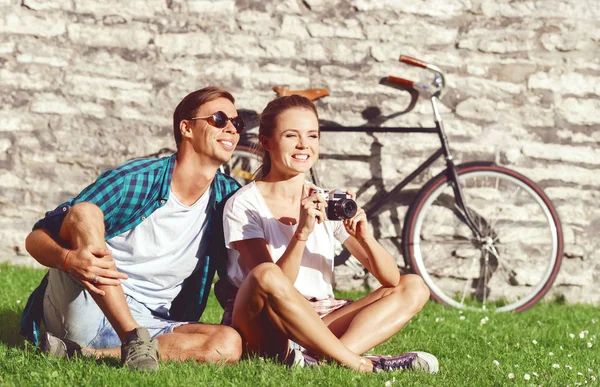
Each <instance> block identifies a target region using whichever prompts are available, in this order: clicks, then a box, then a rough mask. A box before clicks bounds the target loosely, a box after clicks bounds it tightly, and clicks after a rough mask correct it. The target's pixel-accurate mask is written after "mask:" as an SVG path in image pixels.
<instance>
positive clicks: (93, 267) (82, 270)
mask: <svg viewBox="0 0 600 387" xmlns="http://www.w3.org/2000/svg"><path fill="white" fill-rule="evenodd" d="M111 253H112V252H111V251H110V250H108V249H107V248H106V247H96V246H84V247H81V248H79V249H77V250H73V251H71V253H70V256H69V257H68V259H67V261H66V262H65V268H66V270H67V272H68V273H69V274H71V275H72V276H73V277H74V278H75V279H77V280H79V281H80V282H81V283H82V284H83V286H84V287H85V288H86V289H87V290H88V291H89V292H90V293H95V294H98V295H101V296H103V295H104V294H105V293H104V291H103V290H100V289H98V287H97V285H110V286H118V285H121V280H122V279H127V278H128V277H127V274H125V273H121V272H119V271H118V270H117V267H116V266H115V262H114V260H113V257H112V255H111Z"/></svg>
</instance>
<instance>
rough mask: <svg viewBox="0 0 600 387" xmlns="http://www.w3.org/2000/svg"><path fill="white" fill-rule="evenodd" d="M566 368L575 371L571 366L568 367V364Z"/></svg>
mask: <svg viewBox="0 0 600 387" xmlns="http://www.w3.org/2000/svg"><path fill="white" fill-rule="evenodd" d="M565 368H567V369H570V370H572V369H573V367H571V366H570V365H568V364H567V365H566V366H565Z"/></svg>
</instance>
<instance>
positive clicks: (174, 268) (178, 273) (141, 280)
mask: <svg viewBox="0 0 600 387" xmlns="http://www.w3.org/2000/svg"><path fill="white" fill-rule="evenodd" d="M209 198H210V189H208V190H206V192H205V193H204V194H203V195H202V197H200V199H198V200H197V201H196V202H195V203H194V204H192V205H191V206H186V205H183V204H182V203H181V202H179V200H177V198H176V197H175V195H174V194H173V192H171V193H170V195H169V199H168V200H167V202H166V203H165V205H164V206H162V207H161V208H159V209H157V210H156V211H154V212H153V213H152V214H151V215H150V216H149V217H148V218H146V219H145V220H144V221H143V222H142V223H140V224H139V225H138V226H136V227H135V228H133V229H131V230H129V231H126V232H124V233H122V234H119V235H117V236H115V237H113V238H111V239H110V240H108V241H107V242H106V243H107V244H108V247H109V249H111V250H112V255H113V258H114V259H115V263H116V265H117V267H118V268H119V271H121V272H123V273H127V275H128V276H129V278H128V279H127V280H124V281H123V291H124V292H125V294H126V295H128V296H131V297H133V298H134V299H135V300H137V301H139V302H141V303H142V304H144V305H146V307H148V309H150V310H153V311H155V312H157V313H160V314H163V315H168V311H169V309H170V308H171V302H172V301H173V299H174V298H175V296H177V294H179V292H180V291H181V285H182V283H183V280H184V279H186V278H187V277H189V276H190V275H191V274H192V272H193V271H194V269H195V268H196V264H197V263H198V258H197V257H202V256H203V255H204V250H205V249H206V241H204V240H203V239H205V238H202V236H203V235H204V233H205V229H206V215H207V214H206V209H207V205H208V201H209Z"/></svg>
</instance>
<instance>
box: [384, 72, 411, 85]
mask: <svg viewBox="0 0 600 387" xmlns="http://www.w3.org/2000/svg"><path fill="white" fill-rule="evenodd" d="M387 80H388V82H391V83H397V84H399V85H402V86H407V87H413V86H414V84H415V82H413V81H411V80H409V79H404V78H398V77H393V76H391V75H389V76H388V77H387Z"/></svg>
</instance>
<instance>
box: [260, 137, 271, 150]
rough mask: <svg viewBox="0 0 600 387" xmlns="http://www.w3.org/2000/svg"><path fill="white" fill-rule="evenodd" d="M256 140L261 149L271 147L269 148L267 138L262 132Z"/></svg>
mask: <svg viewBox="0 0 600 387" xmlns="http://www.w3.org/2000/svg"><path fill="white" fill-rule="evenodd" d="M258 140H259V141H260V145H262V147H263V149H264V150H266V151H270V150H271V149H269V148H270V147H269V141H268V140H269V138H268V137H267V136H265V135H264V134H261V135H259V136H258Z"/></svg>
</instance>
